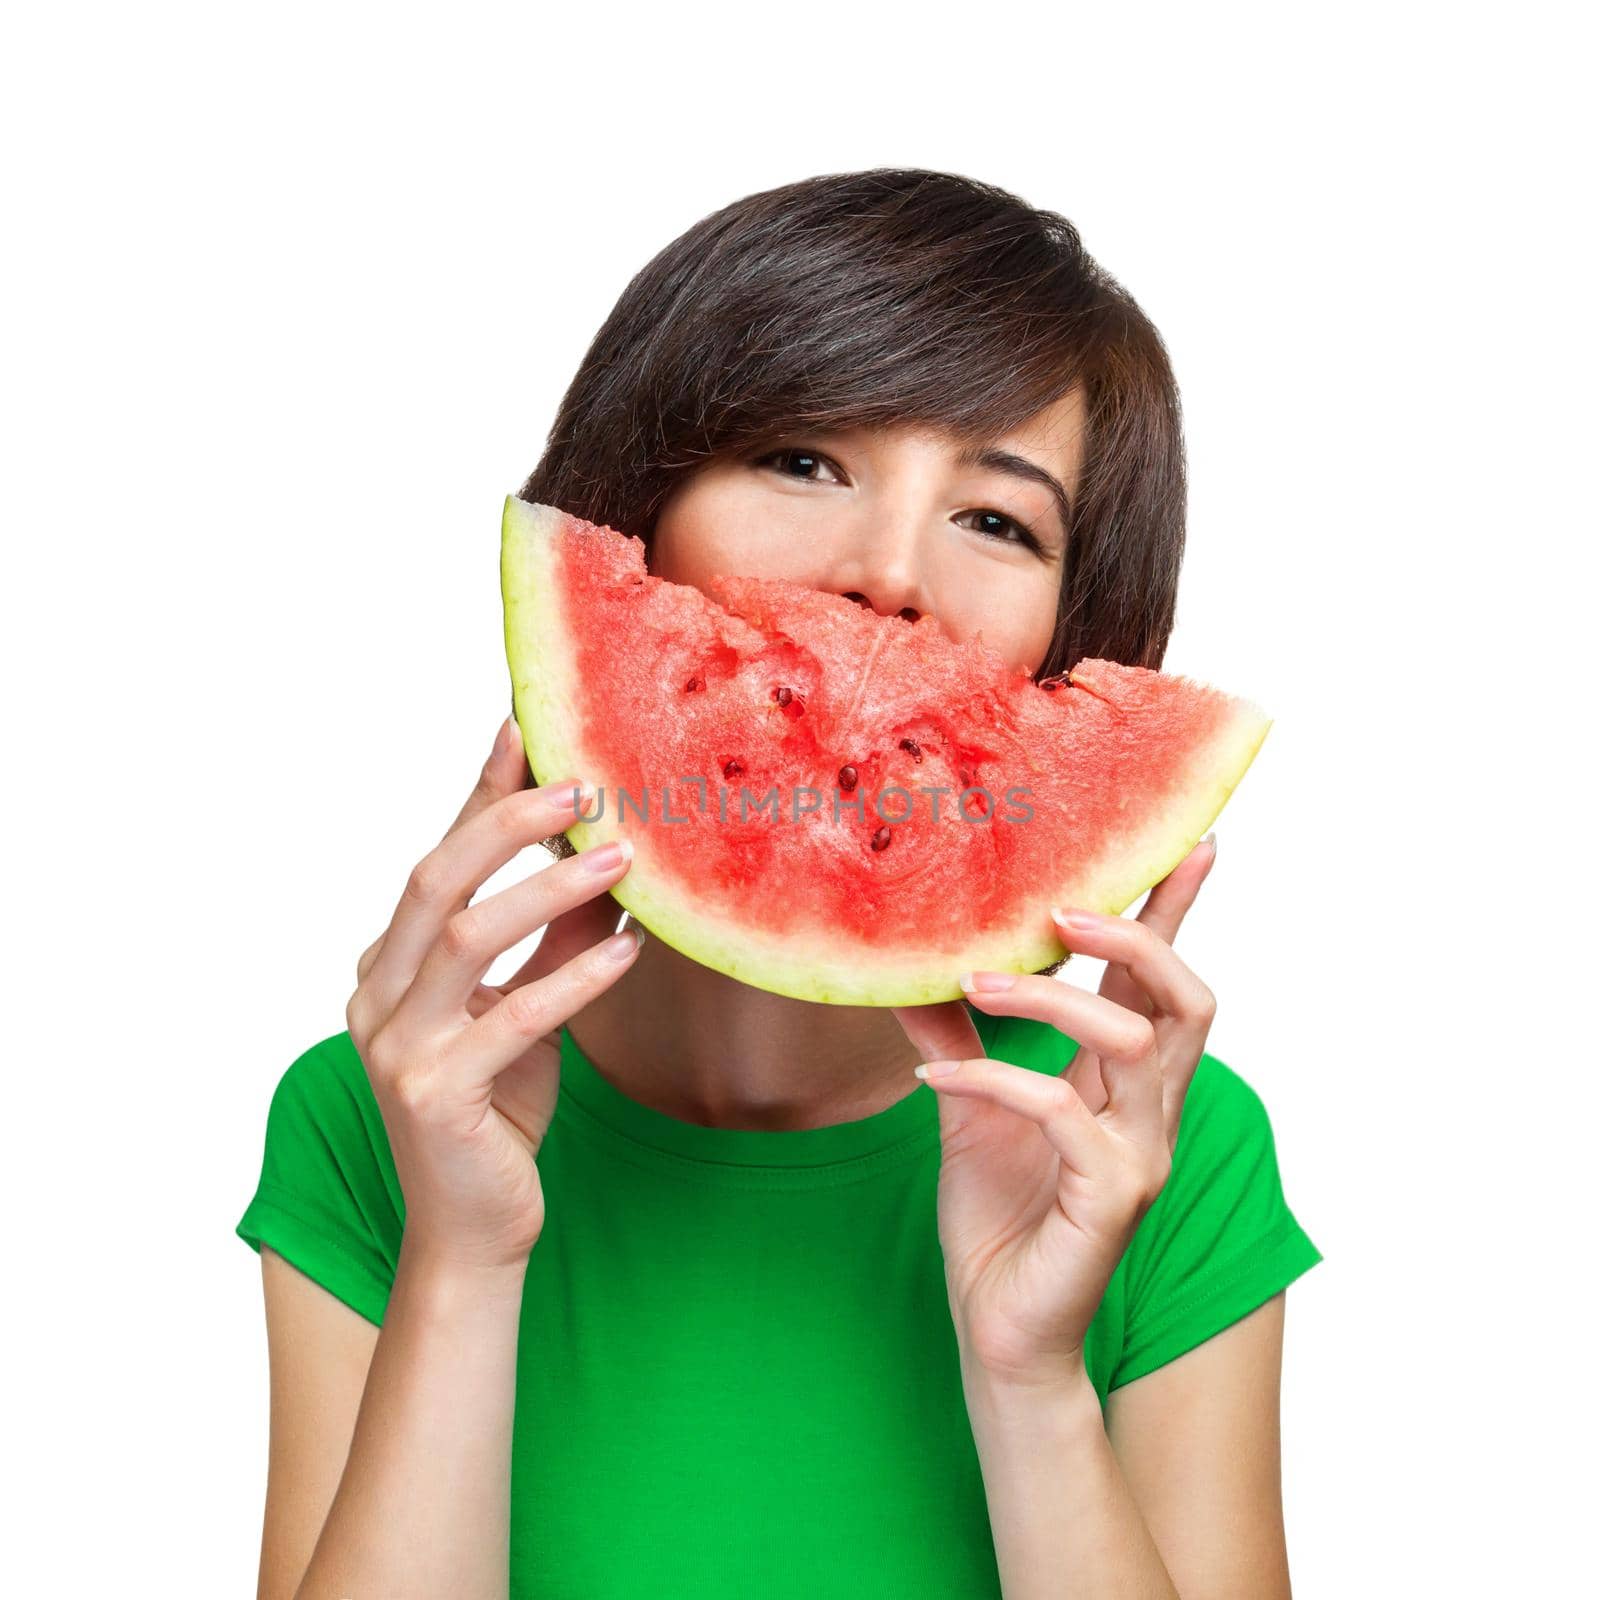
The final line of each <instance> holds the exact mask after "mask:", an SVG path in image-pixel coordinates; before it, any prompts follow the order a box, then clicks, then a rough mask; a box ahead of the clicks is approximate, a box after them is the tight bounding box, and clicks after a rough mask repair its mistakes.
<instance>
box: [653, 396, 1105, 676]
mask: <svg viewBox="0 0 1600 1600" xmlns="http://www.w3.org/2000/svg"><path fill="white" fill-rule="evenodd" d="M1083 432H1084V412H1083V402H1082V396H1081V393H1080V392H1079V391H1078V390H1074V391H1072V393H1070V394H1069V395H1067V396H1066V397H1065V398H1064V399H1062V400H1060V401H1058V402H1057V403H1056V404H1055V405H1053V406H1050V407H1047V408H1046V409H1045V410H1044V411H1041V412H1040V413H1039V414H1038V415H1037V416H1035V417H1034V418H1032V419H1031V420H1030V421H1029V422H1027V423H1026V424H1024V426H1022V427H1021V428H1018V429H1017V430H1016V431H1015V432H1014V433H1009V434H1007V435H1005V436H1004V437H1003V438H999V439H994V440H991V441H989V443H988V445H987V446H986V447H971V448H970V449H968V450H964V448H963V446H962V445H961V444H960V443H959V442H958V441H956V440H953V439H950V438H948V437H946V436H944V435H942V434H938V433H934V432H929V431H926V430H923V429H920V428H915V427H911V426H900V427H894V428H890V429H884V430H867V429H853V430H850V431H848V432H838V433H826V434H825V433H820V432H807V431H804V430H801V431H797V432H795V433H793V434H791V435H788V436H786V437H785V438H784V439H783V441H782V442H781V444H780V445H779V446H777V447H775V448H774V449H772V450H770V451H767V452H765V453H763V454H762V455H760V456H759V457H752V458H750V459H744V460H741V459H727V460H717V461H713V462H711V463H710V464H709V465H707V466H705V467H703V468H701V469H700V470H699V471H697V472H696V473H695V474H694V475H693V476H692V477H690V478H689V479H688V480H687V481H686V482H685V483H683V484H682V485H681V486H680V487H679V488H678V489H676V490H675V491H674V492H673V494H672V496H671V498H670V499H669V500H668V501H667V503H666V505H665V507H664V508H663V509H662V511H661V514H660V516H659V518H658V519H657V522H656V532H655V538H654V541H653V546H652V551H651V557H650V570H651V571H652V572H653V573H655V574H656V576H658V577H661V578H666V579H669V580H670V581H671V582H673V583H686V584H692V585H694V586H695V587H696V588H699V589H702V590H704V589H705V588H706V582H707V580H708V579H709V578H710V577H711V576H712V575H713V574H715V573H728V574H732V575H734V576H738V577H751V578H788V579H790V580H792V581H793V582H796V583H803V584H806V585H808V586H809V587H811V588H814V589H822V590H827V591H829V592H831V593H834V594H842V595H848V596H849V597H850V598H851V599H854V600H856V601H858V602H860V603H862V604H865V605H870V606H871V607H872V608H873V610H875V611H877V612H880V613H881V614H883V615H885V616H892V615H894V614H895V613H899V614H900V615H902V616H904V617H906V618H908V619H912V620H914V619H915V618H917V617H920V616H932V617H934V618H936V619H937V621H938V622H939V624H940V626H941V627H942V628H943V629H944V630H945V631H946V632H947V633H949V634H950V635H952V636H953V637H954V638H956V639H959V640H962V641H967V640H970V639H972V638H973V637H974V636H975V635H977V634H979V633H981V634H982V635H983V638H984V641H985V643H987V644H988V645H989V646H990V647H991V648H992V649H995V650H997V651H999V652H1000V654H1001V655H1002V656H1004V657H1005V658H1006V659H1007V660H1008V661H1009V662H1011V663H1012V664H1014V665H1016V666H1021V667H1025V668H1027V669H1028V670H1029V671H1032V670H1034V669H1035V668H1037V667H1038V665H1039V663H1040V662H1041V661H1042V660H1043V659H1044V656H1045V652H1046V651H1047V650H1048V649H1049V646H1050V639H1051V635H1052V633H1053V631H1054V628H1055V620H1056V604H1057V597H1058V595H1059V593H1060V589H1061V572H1062V563H1063V560H1064V558H1065V551H1066V529H1065V526H1064V524H1063V520H1062V512H1061V509H1060V507H1059V506H1058V504H1057V499H1056V494H1055V491H1054V490H1053V489H1052V487H1051V484H1050V482H1049V481H1048V480H1049V479H1053V480H1054V481H1055V483H1056V484H1057V485H1059V487H1060V489H1061V492H1062V493H1063V494H1065V495H1067V496H1071V495H1073V494H1075V493H1076V488H1077V482H1078V473H1079V467H1080V465H1081V462H1082V456H1083V443H1084V440H1083ZM980 448H982V449H984V450H986V452H987V453H986V455H985V456H984V457H982V458H980V457H979V454H978V451H979V449H980Z"/></svg>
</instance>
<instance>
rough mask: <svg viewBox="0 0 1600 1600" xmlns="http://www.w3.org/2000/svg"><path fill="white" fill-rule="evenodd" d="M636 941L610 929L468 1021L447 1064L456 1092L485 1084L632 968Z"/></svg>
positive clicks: (630, 935) (633, 934)
mask: <svg viewBox="0 0 1600 1600" xmlns="http://www.w3.org/2000/svg"><path fill="white" fill-rule="evenodd" d="M639 944H640V935H639V934H638V933H637V931H636V930H635V929H633V928H626V929H624V930H623V931H622V932H621V933H614V934H612V935H610V937H609V938H606V939H602V940H601V941H600V943H599V944H596V945H591V946H590V948H589V949H587V950H584V951H581V952H580V953H579V954H578V955H576V956H574V957H573V958H572V959H571V960H570V961H567V962H564V963H563V964H562V965H561V966H560V967H558V968H557V969H556V970H555V971H554V972H551V973H548V974H546V976H544V977H542V978H540V979H539V980H538V982H536V983H525V984H524V985H523V986H522V987H521V988H520V989H513V990H512V991H511V993H510V994H508V995H507V996H506V997H505V999H504V1000H502V1001H501V1002H500V1003H499V1005H497V1006H495V1007H494V1009H493V1010H492V1011H488V1012H486V1013H485V1014H484V1015H483V1016H481V1017H479V1018H478V1019H477V1020H476V1021H475V1022H472V1023H470V1024H468V1026H467V1027H466V1028H465V1029H464V1030H463V1031H462V1032H461V1033H460V1034H458V1035H457V1036H456V1043H455V1045H454V1046H453V1047H452V1049H451V1052H450V1063H451V1064H450V1066H449V1068H448V1070H449V1071H450V1072H451V1073H452V1074H456V1073H459V1074H460V1075H461V1076H462V1079H463V1081H462V1084H461V1088H462V1090H463V1091H464V1092H466V1091H469V1090H472V1089H482V1088H486V1087H487V1086H488V1085H489V1084H491V1083H492V1082H493V1081H494V1079H495V1078H496V1077H497V1076H498V1075H499V1074H500V1073H501V1072H504V1071H505V1069H506V1068H507V1067H509V1066H510V1065H511V1064H512V1063H513V1062H514V1061H516V1060H517V1059H518V1058H519V1057H521V1056H522V1055H523V1054H525V1053H526V1051H527V1049H528V1046H529V1045H530V1044H532V1043H533V1042H534V1041H535V1040H536V1039H542V1038H543V1037H544V1036H545V1035H546V1034H548V1033H551V1032H553V1031H554V1030H555V1029H557V1028H559V1027H560V1026H561V1025H562V1024H563V1023H564V1022H566V1021H567V1020H568V1018H570V1017H573V1016H576V1015H577V1013H578V1012H580V1011H581V1010H582V1009H583V1008H584V1007H585V1006H586V1005H588V1004H589V1003H590V1002H591V1001H592V1000H594V999H595V997H596V996H598V995H600V994H602V993H604V992H605V990H607V989H609V988H610V987H611V985H612V984H614V983H615V982H616V981H617V979H618V978H620V977H621V976H622V975H623V973H625V972H626V971H627V970H628V968H629V967H630V966H632V964H633V961H634V958H635V957H636V956H637V955H638V953H639Z"/></svg>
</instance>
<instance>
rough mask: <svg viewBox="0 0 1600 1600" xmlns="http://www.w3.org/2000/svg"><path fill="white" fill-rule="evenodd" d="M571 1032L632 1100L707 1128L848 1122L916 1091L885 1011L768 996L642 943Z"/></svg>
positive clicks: (658, 945)
mask: <svg viewBox="0 0 1600 1600" xmlns="http://www.w3.org/2000/svg"><path fill="white" fill-rule="evenodd" d="M569 1031H570V1032H571V1034H572V1037H573V1039H574V1041H575V1042H576V1043H577V1046H578V1048H579V1049H580V1050H581V1051H582V1052H583V1054H584V1056H585V1057H586V1058H587V1059H588V1060H589V1061H590V1062H591V1063H592V1064H593V1065H594V1067H595V1070H596V1071H597V1072H599V1073H600V1075H601V1076H602V1077H603V1078H605V1079H606V1080H607V1081H608V1082H610V1083H611V1084H612V1085H613V1087H615V1088H616V1089H618V1090H620V1091H621V1092H622V1093H623V1094H625V1095H627V1096H628V1098H629V1099H630V1100H634V1101H637V1102H638V1103H639V1104H640V1105H645V1106H649V1107H650V1108H651V1109H652V1110H655V1111H660V1112H662V1113H664V1114H665V1115H667V1116H670V1117H676V1118H677V1119H678V1120H679V1121H680V1122H694V1123H699V1124H701V1125H702V1126H704V1127H710V1128H747V1129H759V1130H764V1131H768V1132H787V1131H793V1130H797V1129H803V1128H822V1127H830V1126H832V1125H833V1124H835V1123H840V1122H854V1121H858V1120H859V1119H860V1118H862V1117H869V1116H873V1115H875V1114H876V1113H877V1112H880V1111H885V1110H887V1109H888V1108H889V1107H890V1106H891V1105H894V1104H895V1103H896V1102H897V1101H899V1100H903V1099H904V1098H905V1097H906V1095H908V1094H910V1093H911V1092H912V1091H913V1090H914V1089H916V1088H917V1087H918V1085H917V1080H916V1079H915V1078H914V1077H913V1076H912V1074H911V1069H912V1068H913V1067H914V1066H916V1065H917V1063H918V1062H919V1061H920V1060H921V1059H922V1057H921V1055H919V1054H918V1052H917V1050H916V1049H915V1048H914V1047H913V1045H912V1044H911V1041H910V1040H909V1039H907V1038H906V1036H905V1033H904V1031H903V1030H902V1029H901V1027H900V1024H899V1023H898V1022H897V1021H896V1020H895V1016H894V1013H893V1012H892V1011H889V1010H887V1009H874V1008H866V1007H860V1006H825V1005H814V1004H811V1003H809V1002H807V1001H803V1000H791V999H788V998H786V997H785V996H783V995H775V994H768V993H766V992H765V991H763V990H760V989H752V988H750V987H749V986H748V985H747V984H742V983H739V982H737V981H736V980H735V979H733V978H729V977H726V976H724V975H723V974H722V973H720V972H713V971H712V970H711V969H710V968H709V967H703V966H701V965H700V964H699V963H698V962H694V961H691V960H689V959H688V957H686V956H683V955H680V954H679V953H678V952H677V951H676V950H674V949H672V948H671V946H669V945H665V944H663V943H662V942H661V941H660V940H659V939H651V938H648V937H647V938H646V939H645V943H644V948H643V949H642V950H641V951H640V952H639V956H638V959H637V960H636V961H635V963H634V965H633V967H632V968H631V969H630V970H629V971H628V972H627V973H626V974H625V975H624V977H623V978H622V979H621V981H620V982H618V983H616V984H614V985H613V986H612V987H611V988H610V989H608V990H606V992H605V993H604V994H602V995H601V996H600V997H599V998H598V999H597V1000H595V1001H593V1002H591V1003H590V1004H589V1005H587V1006H585V1007H584V1009H583V1010H582V1011H580V1012H579V1013H578V1014H577V1015H576V1016H575V1017H573V1018H572V1020H571V1022H570V1023H569Z"/></svg>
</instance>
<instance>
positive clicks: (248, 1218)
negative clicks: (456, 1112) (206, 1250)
mask: <svg viewBox="0 0 1600 1600" xmlns="http://www.w3.org/2000/svg"><path fill="white" fill-rule="evenodd" d="M404 1215H405V1212H404V1202H403V1200H402V1199H401V1194H400V1185H399V1181H398V1180H397V1178H396V1176H395V1171H394V1162H393V1158H392V1156H391V1154H390V1150H389V1141H388V1136H387V1134H386V1133H385V1131H384V1126H383V1117H382V1113H381V1112H380V1111H379V1109H378V1104H377V1101H376V1099H375V1098H374V1096H373V1093H372V1086H371V1084H370V1082H369V1081H368V1079H367V1074H366V1068H365V1067H364V1066H363V1065H362V1063H361V1058H360V1056H359V1055H358V1054H357V1053H356V1049H355V1046H354V1044H353V1043H352V1041H351V1039H350V1035H349V1034H348V1033H343V1034H337V1035H335V1036H334V1037H333V1038H331V1039H324V1040H323V1041H322V1042H321V1043H320V1044H315V1045H313V1046H312V1047H311V1048H310V1049H309V1050H307V1051H306V1053H305V1054H304V1055H302V1056H301V1057H300V1058H299V1059H298V1060H297V1061H295V1062H294V1063H293V1064H292V1065H291V1066H290V1067H289V1068H288V1070H287V1071H286V1072H285V1073H284V1074H283V1076H282V1077H281V1078H280V1079H279V1081H278V1085H277V1088H276V1089H275V1090H274V1091H273V1095H272V1103H271V1106H270V1107H269V1109H268V1112H267V1131H266V1147H265V1150H264V1152H263V1155H262V1161H261V1179H260V1182H259V1183H258V1184H257V1185H256V1192H255V1196H254V1198H252V1200H251V1201H250V1204H249V1206H248V1207H247V1208H246V1209H245V1213H244V1216H243V1217H242V1218H241V1219H240V1221H239V1224H238V1226H237V1228H236V1229H235V1232H236V1233H237V1234H238V1235H239V1237H240V1238H241V1239H243V1240H244V1241H245V1242H246V1243H247V1244H248V1245H250V1246H251V1248H252V1249H255V1250H257V1251H259V1250H260V1249H261V1247H262V1245H268V1246H270V1247H271V1248H272V1249H274V1250H276V1251H277V1252H278V1254H279V1255H281V1256H282V1257H283V1258H284V1259H285V1260H286V1261H289V1262H290V1263H292V1264H293V1265H294V1266H296V1267H298V1268H299V1269H300V1271H301V1272H303V1273H305V1274H306V1276H307V1277H309V1278H312V1279H314V1280H315V1281H316V1282H317V1283H320V1284H321V1285H322V1287H323V1288H325V1289H327V1290H328V1291H329V1293H331V1294H334V1295H336V1296H338V1298H339V1299H340V1300H342V1301H343V1302H344V1303H345V1304H346V1305H347V1306H350V1307H351V1308H352V1309H353V1310H355V1311H357V1312H359V1313H360V1314H361V1315H362V1316H363V1317H365V1318H366V1319H367V1320H368V1321H369V1322H373V1323H377V1324H379V1325H381V1324H382V1322H383V1313H384V1309H385V1307H386V1306H387V1304H388V1300H389V1290H390V1287H391V1286H392V1285H393V1283H394V1275H395V1269H396V1265H397V1263H398V1260H399V1254H400V1236H401V1233H402V1231H403V1227H404Z"/></svg>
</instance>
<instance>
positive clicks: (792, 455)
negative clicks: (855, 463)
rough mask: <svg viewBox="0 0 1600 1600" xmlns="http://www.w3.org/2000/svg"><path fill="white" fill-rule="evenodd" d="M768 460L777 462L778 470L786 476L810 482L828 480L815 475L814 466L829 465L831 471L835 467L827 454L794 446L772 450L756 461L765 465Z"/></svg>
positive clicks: (759, 465)
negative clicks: (813, 472) (813, 474)
mask: <svg viewBox="0 0 1600 1600" xmlns="http://www.w3.org/2000/svg"><path fill="white" fill-rule="evenodd" d="M768 462H773V463H775V464H776V465H777V468H778V470H779V471H780V472H781V473H783V475H784V476H785V477H786V478H800V479H801V480H803V481H805V482H809V483H822V482H826V481H827V480H826V479H821V478H816V477H813V476H812V469H813V468H817V467H827V468H828V469H829V470H830V471H831V470H832V468H833V463H832V462H831V461H829V460H828V458H827V457H826V456H824V455H819V454H818V453H817V452H816V451H815V450H801V449H797V448H792V447H791V448H788V449H783V450H771V451H769V452H768V453H767V454H766V455H764V456H762V457H761V458H760V459H759V460H758V461H757V462H756V465H757V466H758V467H764V466H766V465H767V464H768Z"/></svg>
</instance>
